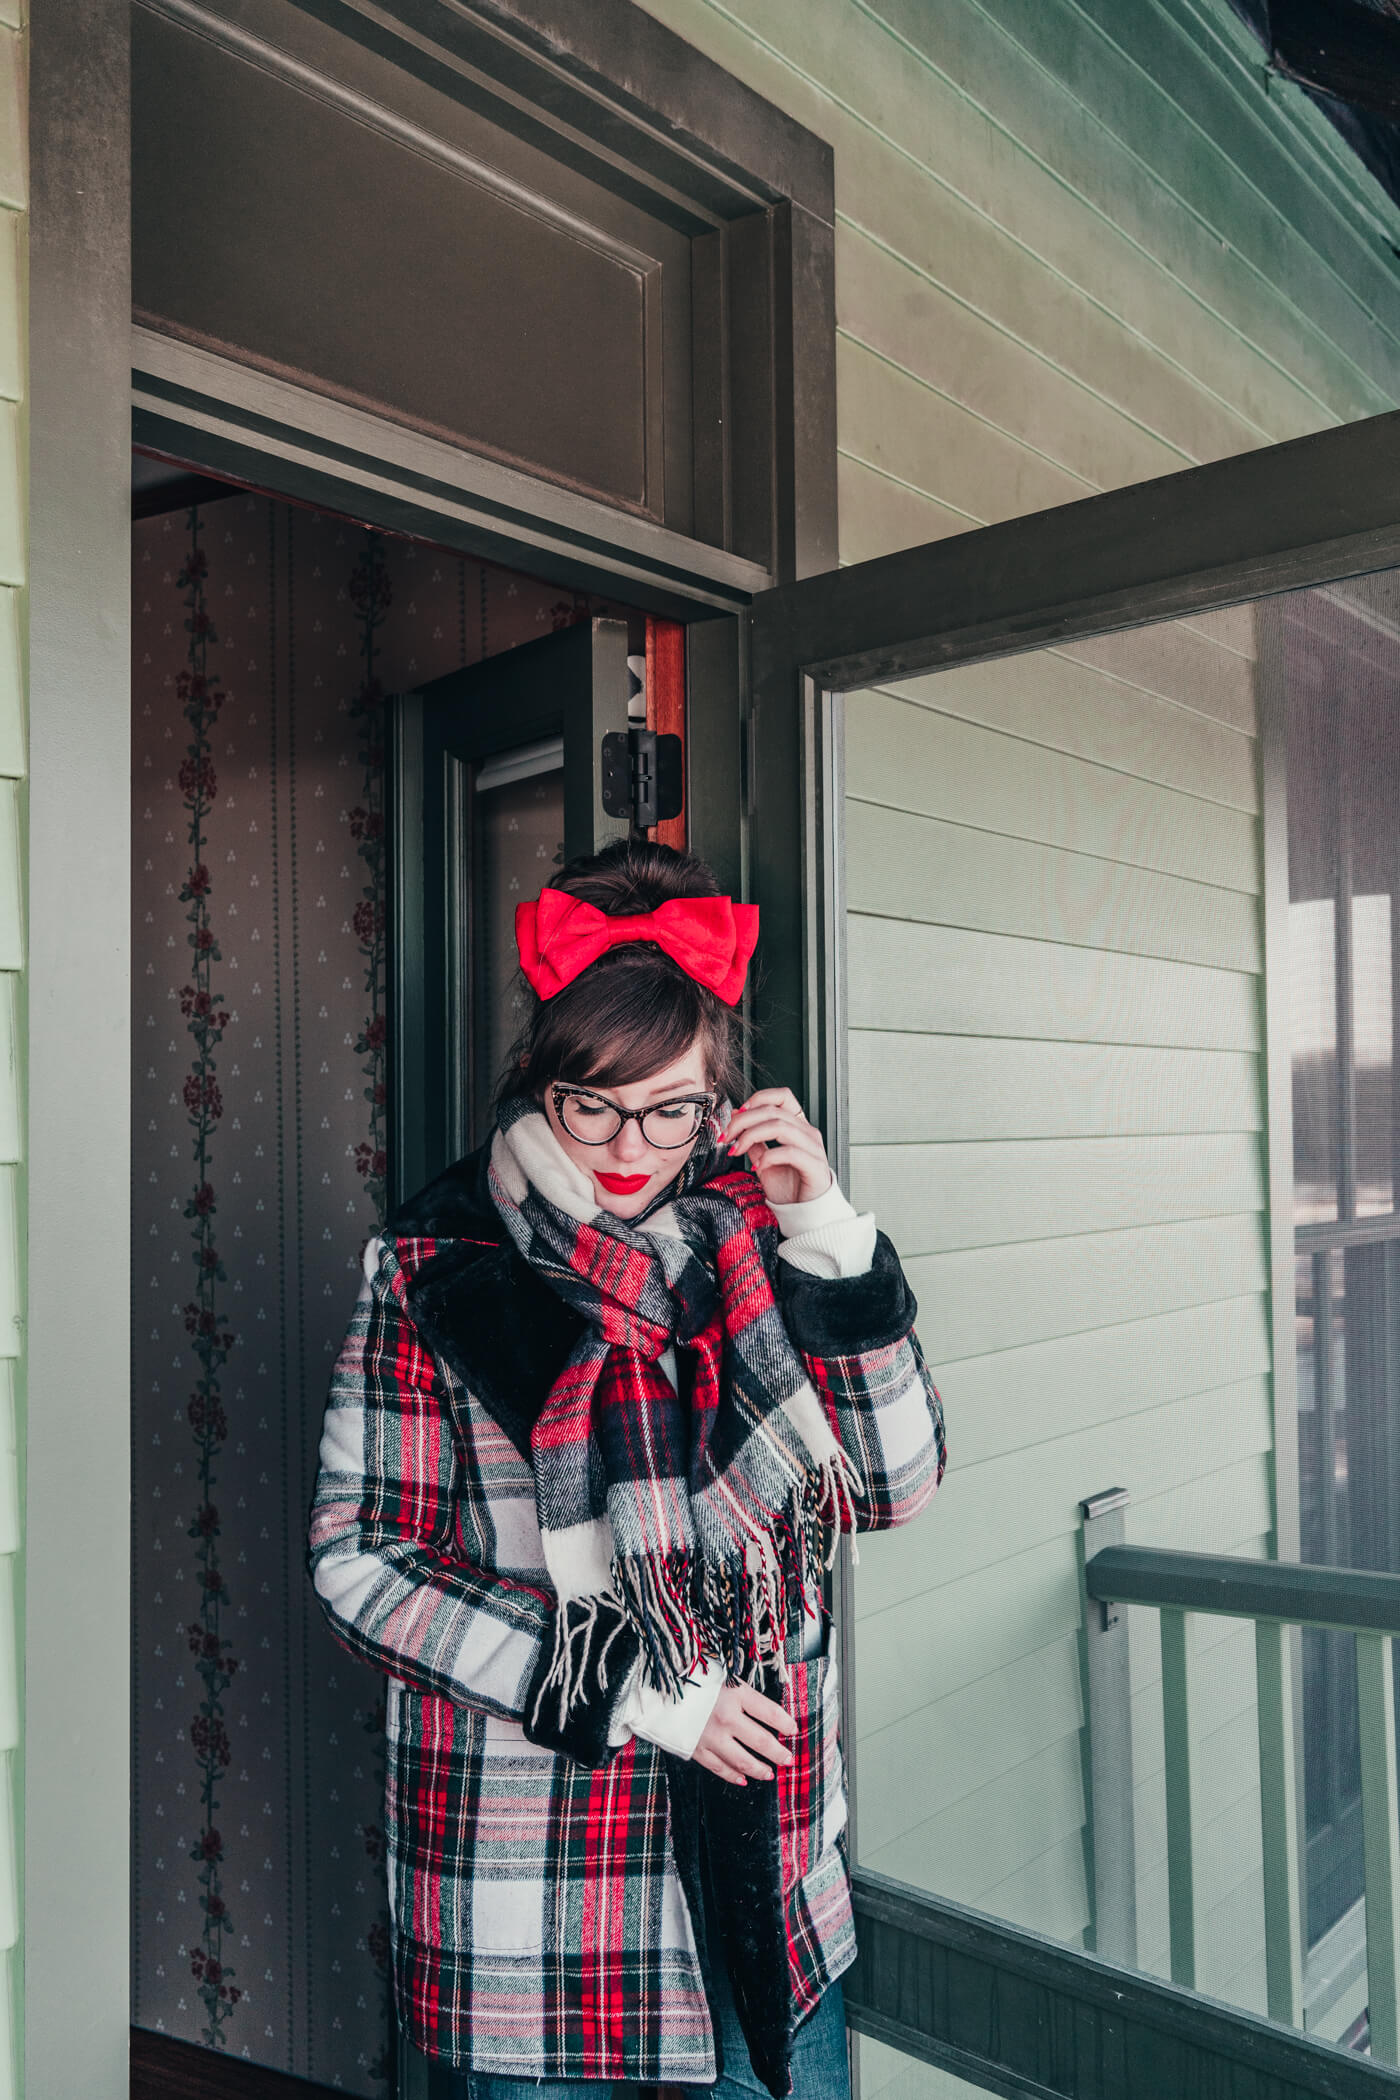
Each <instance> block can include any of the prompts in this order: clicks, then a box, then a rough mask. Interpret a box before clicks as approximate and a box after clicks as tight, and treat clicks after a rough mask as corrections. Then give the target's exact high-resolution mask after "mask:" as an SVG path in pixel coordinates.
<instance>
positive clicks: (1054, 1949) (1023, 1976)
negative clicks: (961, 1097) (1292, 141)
mask: <svg viewBox="0 0 1400 2100" xmlns="http://www.w3.org/2000/svg"><path fill="white" fill-rule="evenodd" d="M1397 564H1400V413H1392V414H1389V415H1385V416H1377V417H1374V418H1371V419H1369V420H1367V421H1365V422H1363V423H1358V424H1351V425H1348V426H1345V427H1344V428H1342V429H1338V430H1331V431H1325V432H1322V433H1320V434H1319V435H1316V436H1313V437H1308V438H1301V439H1297V440H1295V441H1293V442H1291V443H1289V444H1285V445H1275V446H1270V447H1268V448H1265V449H1264V450H1261V451H1257V452H1253V453H1247V454H1245V455H1243V456H1242V457H1239V458H1236V459H1230V460H1224V461H1221V462H1219V463H1216V464H1213V465H1211V466H1207V467H1199V468H1193V469H1190V470H1188V471H1187V472H1185V473H1181V474H1173V475H1168V476H1165V477H1164V478H1162V479H1161V480H1158V481H1152V482H1145V483H1141V484H1139V485H1137V486H1135V487H1132V488H1127V489H1122V490H1116V491H1113V492H1111V493H1109V494H1106V495H1102V496H1094V497H1089V498H1087V499H1085V500H1084V501H1082V502H1078V503H1073V504H1066V505H1064V506H1061V507H1059V508H1056V509H1054V510H1048V511H1041V512H1038V513H1036V514H1034V515H1033V516H1030V517H1024V518H1016V519H1012V520H1010V521H1008V522H1007V523H1005V524H1001V525H994V526H989V527H986V528H984V529H982V530H979V531H976V532H968V533H964V534H961V535H959V536H957V537H955V538H952V539H947V540H941V541H938V542H936V543H934V544H932V545H928V546H923V547H915V548H910V549H908V550H906V551H902V552H899V553H896V554H890V555H885V556H883V557H881V558H879V559H877V560H874V561H869V562H863V563H861V564H859V565H858V566H855V567H852V568H848V569H844V570H841V571H839V572H837V573H835V574H831V575H825V576H820V577H809V578H807V579H806V580H804V581H802V582H799V583H793V584H784V585H780V586H779V587H778V588H777V589H776V590H771V591H767V592H764V593H763V594H761V595H760V596H759V597H757V598H756V599H755V601H754V603H753V605H752V607H751V609H750V611H749V613H748V615H747V616H746V617H745V618H744V619H743V621H742V623H728V624H733V625H740V624H742V627H743V630H744V632H743V635H742V639H741V641H740V643H739V644H738V645H737V646H738V647H740V648H746V649H747V651H748V657H749V674H748V679H747V705H746V725H745V748H746V751H747V755H748V772H747V781H748V797H749V806H750V812H751V814H750V821H749V826H748V862H747V868H746V879H747V884H748V892H747V893H748V895H749V896H750V897H751V898H752V899H753V901H755V902H756V903H757V904H758V905H759V907H760V909H761V911H762V914H763V937H762V941H761V943H760V950H759V954H760V963H761V968H760V972H759V975H758V980H757V987H758V988H757V994H756V1000H755V1009H756V1010H755V1022H756V1030H757V1045H758V1061H759V1063H760V1066H761V1068H762V1070H763V1071H764V1073H765V1075H766V1076H768V1077H771V1078H774V1079H783V1080H786V1081H787V1082H788V1083H790V1084H794V1085H797V1086H799V1087H800V1089H801V1090H802V1091H803V1093H804V1096H805V1099H806V1102H807V1106H808V1112H809V1114H811V1115H812V1116H813V1117H814V1119H816V1120H818V1121H820V1122H821V1124H822V1126H823V1128H824V1130H825V1131H826V1134H827V1139H828V1145H829V1148H830V1150H831V1152H832V1155H833V1158H834V1159H835V1161H836V1163H837V1168H838V1172H844V1171H845V1169H846V1158H845V1151H846V1145H845V1129H846V1107H845V1075H844V1038H845V999H844V938H845V931H844V908H843V899H842V891H841V885H842V871H843V861H844V850H843V840H842V809H843V800H844V779H843V770H844V769H843V736H844V708H843V695H844V694H845V693H847V692H850V691H853V690H856V689H858V688H860V687H862V686H864V685H867V684H870V683H872V682H875V681H882V680H889V679H898V678H903V677H908V676H911V675H913V674H915V673H917V672H922V671H929V670H934V669H939V668H944V667H947V666H950V665H953V664H957V663H971V662H975V661H978V660H983V659H987V658H991V657H996V656H1009V655H1015V654H1018V653H1021V652H1024V651H1027V650H1031V649H1036V648H1042V647H1045V646H1047V645H1053V644H1055V643H1059V642H1068V641H1071V640H1074V639H1076V638H1082V637H1086V636H1090V635H1097V634H1105V633H1109V632H1111V631H1112V630H1114V629H1121V628H1128V627H1138V626H1143V625H1146V624H1148V623H1150V622H1153V621H1158V620H1170V619H1174V618H1180V617H1184V616H1188V615H1190V614H1193V613H1202V612H1206V611H1209V610H1212V609H1215V608H1218V607H1222V606H1226V605H1232V604H1239V603H1242V602H1245V601H1247V600H1251V599H1256V598H1260V597H1264V596H1268V595H1271V594H1275V593H1278V592H1282V591H1288V590H1297V589H1303V588H1307V587H1309V586H1313V585H1318V584H1326V583H1332V582H1337V581H1339V580H1341V579H1342V578H1344V577H1348V576H1357V575H1362V574H1366V573H1368V572H1371V571H1374V570H1378V569H1383V568H1389V567H1394V566H1396V565H1397ZM1277 787H1278V784H1277V783H1274V784H1273V789H1272V790H1270V789H1269V784H1268V783H1267V782H1266V793H1267V792H1274V793H1275V794H1276V793H1277ZM1277 828H1278V827H1277V824H1276V823H1275V824H1274V825H1273V826H1272V827H1271V833H1272V837H1273V845H1272V847H1270V846H1269V844H1268V841H1267V839H1266V850H1269V851H1272V853H1273V860H1271V862H1270V871H1269V883H1268V885H1266V916H1267V917H1268V918H1269V920H1270V923H1271V925H1272V926H1273V933H1272V935H1271V936H1269V939H1268V941H1267V942H1266V966H1267V968H1268V972H1269V975H1270V977H1271V979H1277V976H1278V973H1279V970H1280V967H1281V962H1282V956H1281V954H1280V952H1279V948H1278V926H1277V923H1276V922H1277V917H1278V902H1277V892H1278V869H1277V866H1276V865H1275V864H1274V863H1275V862H1276V860H1277V850H1276V849H1277ZM1283 896H1284V898H1285V899H1286V896H1287V879H1286V867H1285V869H1284V881H1283ZM1284 909H1286V903H1285V906H1284ZM1277 1004H1278V1001H1277V996H1275V997H1274V998H1271V999H1270V1001H1269V1005H1270V1009H1271V1011H1272V1010H1273V1009H1274V1008H1275V1007H1276V1006H1277ZM1282 1047H1283V1045H1282V1038H1281V1036H1280V1035H1279V1033H1278V1030H1277V1029H1276V1028H1274V1027H1273V1026H1272V1025H1271V1027H1270V1031H1269V1039H1268V1053H1269V1054H1268V1064H1269V1075H1268V1077H1269V1098H1270V1111H1271V1121H1272V1120H1273V1119H1275V1118H1277V1119H1278V1128H1279V1131H1280V1132H1281V1133H1282V1137H1277V1136H1274V1135H1271V1139H1270V1168H1271V1179H1274V1180H1277V1178H1278V1176H1279V1174H1280V1173H1283V1172H1286V1171H1287V1170H1289V1169H1291V1160H1284V1158H1283V1153H1284V1151H1286V1146H1285V1145H1284V1142H1283V1140H1284V1139H1286V1134H1287V1130H1288V1127H1289V1126H1288V1111H1287V1101H1286V1090H1287V1086H1288V1080H1287V1071H1286V1064H1284V1065H1281V1064H1280V1061H1279V1060H1280V1054H1281V1049H1282ZM1281 1214H1282V1213H1281V1212H1280V1213H1279V1215H1281ZM1291 1239H1292V1236H1291V1233H1289V1232H1287V1231H1282V1232H1280V1231H1278V1230H1275V1231H1274V1232H1273V1235H1272V1243H1271V1278H1272V1289H1273V1297H1274V1300H1275V1306H1276V1318H1275V1329H1274V1338H1275V1350H1276V1353H1277V1352H1280V1351H1283V1350H1286V1349H1291V1338H1290V1335H1289V1333H1288V1325H1289V1322H1291V1306H1292V1271H1291V1264H1292V1244H1291ZM1278 1307H1283V1308H1284V1313H1283V1314H1279V1313H1278V1312H1277V1308H1278ZM1279 1433H1281V1434H1282V1435H1284V1436H1290V1435H1291V1434H1292V1424H1291V1420H1290V1421H1289V1422H1288V1423H1286V1424H1282V1423H1281V1424H1280V1425H1279ZM1280 1469H1281V1473H1282V1474H1285V1475H1286V1474H1287V1472H1288V1464H1287V1454H1285V1457H1284V1459H1283V1460H1282V1461H1281V1467H1280ZM1280 1496H1281V1500H1282V1501H1283V1502H1285V1503H1286V1502H1287V1500H1288V1495H1287V1492H1286V1480H1284V1479H1282V1478H1281V1480H1280ZM1276 1550H1277V1549H1276ZM842 1575H843V1579H842V1580H840V1581H839V1583H838V1619H839V1623H840V1625H841V1636H842V1657H843V1669H842V1676H843V1702H844V1716H843V1718H844V1723H845V1725H844V1729H843V1735H844V1739H845V1742H846V1744H847V1748H848V1760H849V1762H850V1763H851V1764H852V1766H853V1765H854V1756H853V1755H852V1753H853V1751H854V1745H855V1735H854V1727H853V1721H854V1706H853V1692H854V1679H855V1669H856V1666H857V1663H858V1657H857V1656H856V1655H855V1654H854V1652H853V1648H854V1643H853V1640H852V1633H853V1625H852V1619H851V1590H850V1583H849V1579H848V1577H847V1576H846V1574H845V1561H844V1559H843V1562H842ZM851 1791H852V1809H851V1813H852V1823H851V1845H852V1850H853V1856H854V1857H855V1858H856V1859H857V1860H858V1859H859V1842H858V1824H859V1818H858V1788H856V1787H855V1786H854V1785H853V1786H852V1790H851ZM855 1886H856V1916H857V1924H858V1928H859V1933H860V1944H861V1955H860V1960H859V1962H858V1963H857V1966H856V1968H855V1969H854V1970H853V1971H852V1973H851V1976H850V1977H849V1979H848V1988H847V2005H848V2010H849V2017H850V2021H851V2025H852V2026H853V2027H855V2028H856V2029H857V2030H858V2031H860V2032H862V2033H867V2034H870V2035H872V2036H875V2037H876V2038H878V2039H880V2040H883V2041H886V2042H889V2043H891V2044H892V2045H893V2046H895V2047H897V2048H900V2049H904V2050H906V2051H908V2052H909V2053H910V2054H912V2055H915V2056H919V2057H922V2058H924V2059H925V2060H926V2061H928V2062H932V2063H938V2064H942V2065H944V2066H946V2067H947V2068H949V2069H950V2070H953V2071H955V2072H956V2073H957V2075H958V2076H959V2077H960V2078H962V2079H964V2080H966V2081H967V2082H968V2083H969V2084H972V2085H976V2086H980V2087H983V2088H984V2089H986V2090H988V2091H991V2092H999V2093H1006V2094H1028V2095H1039V2096H1044V2100H1051V2096H1054V2100H1158V2096H1160V2100H1169V2096H1170V2100H1176V2096H1177V2095H1179V2094H1183V2093H1191V2092H1211V2093H1215V2092H1219V2093H1221V2094H1223V2095H1229V2096H1230V2100H1254V2096H1255V2095H1257V2096H1259V2100H1265V2096H1268V2100H1291V2096H1292V2095H1293V2094H1295V2093H1296V2094H1298V2095H1302V2094H1304V2093H1307V2094H1313V2093H1316V2094H1328V2095H1334V2094H1335V2095H1337V2096H1339V2100H1340V2096H1341V2095H1343V2094H1348V2095H1349V2094H1353V2093H1355V2094H1360V2093H1362V2092H1378V2091H1381V2090H1384V2091H1387V2092H1396V2093H1400V2076H1397V2074H1395V2073H1393V2072H1390V2071H1386V2070H1383V2069H1381V2068H1380V2067H1378V2066H1375V2065H1372V2064H1370V2063H1369V2062H1366V2061H1364V2060H1362V2059H1360V2058H1355V2057H1348V2056H1347V2055H1345V2054H1344V2053H1343V2052H1340V2051H1337V2050H1334V2049H1330V2048H1328V2047H1327V2046H1326V2045H1323V2044H1319V2043H1317V2042H1314V2041H1312V2040H1310V2039H1308V2038H1306V2037H1304V2036H1303V2035H1300V2034H1295V2033H1292V2032H1290V2031H1289V2030H1287V2029H1284V2028H1282V2027H1279V2026H1273V2025H1270V2024H1269V2023H1268V2022H1265V2021H1260V2020H1257V2019H1254V2018H1253V2017H1251V2016H1250V2015H1247V2014H1244V2013H1239V2012H1236V2011H1234V2010H1233V2009H1231V2008H1230V2007H1227V2006H1221V2005H1217V2004H1215V2003H1213V2002H1212V2001H1210V2000H1207V1999H1204V1998H1201V1997H1198V1996H1196V1995H1195V1994H1194V1993H1191V1992H1186V1991H1181V1990H1178V1989H1176V1988H1174V1987H1173V1986H1171V1985H1168V1984H1162V1983H1159V1982H1157V1981H1155V1980H1153V1979H1150V1978H1147V1977H1143V1976H1140V1975H1138V1974H1137V1973H1136V1972H1134V1971H1131V1970H1128V1969H1119V1968H1115V1967H1113V1966H1112V1965H1110V1964H1107V1963H1104V1962H1101V1961H1099V1960H1097V1959H1096V1958H1094V1957H1093V1956H1090V1955H1087V1954H1083V1953H1081V1952H1078V1951H1076V1950H1074V1949H1071V1948H1066V1947H1062V1946H1059V1945H1057V1944H1056V1943H1054V1942H1052V1941H1049V1940H1045V1939H1042V1938H1040V1937H1039V1936H1038V1935H1036V1934H1034V1933H1026V1932H1023V1931H1019V1930H1017V1929H1016V1928H1013V1927H1011V1926H1008V1925H1006V1924H1004V1923H1003V1922H1002V1921H1000V1920H996V1919H992V1918H987V1917H983V1916H981V1915H980V1914H979V1913H977V1912H974V1911H970V1910H967V1909H964V1908H962V1907H961V1906H959V1905H957V1904H951V1903H946V1902H943V1901H942V1900H940V1899H939V1898H937V1897H934V1896H930V1895H927V1894H925V1893H923V1892H922V1891H920V1890H917V1889H914V1888H912V1887H907V1886H905V1885H903V1884H901V1883H896V1882H892V1881H887V1880H886V1879H884V1877H882V1876H878V1875H873V1874H869V1873H866V1872H864V1871H863V1870H861V1869H860V1868H859V1866H857V1868H856V1872H855Z"/></svg>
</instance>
